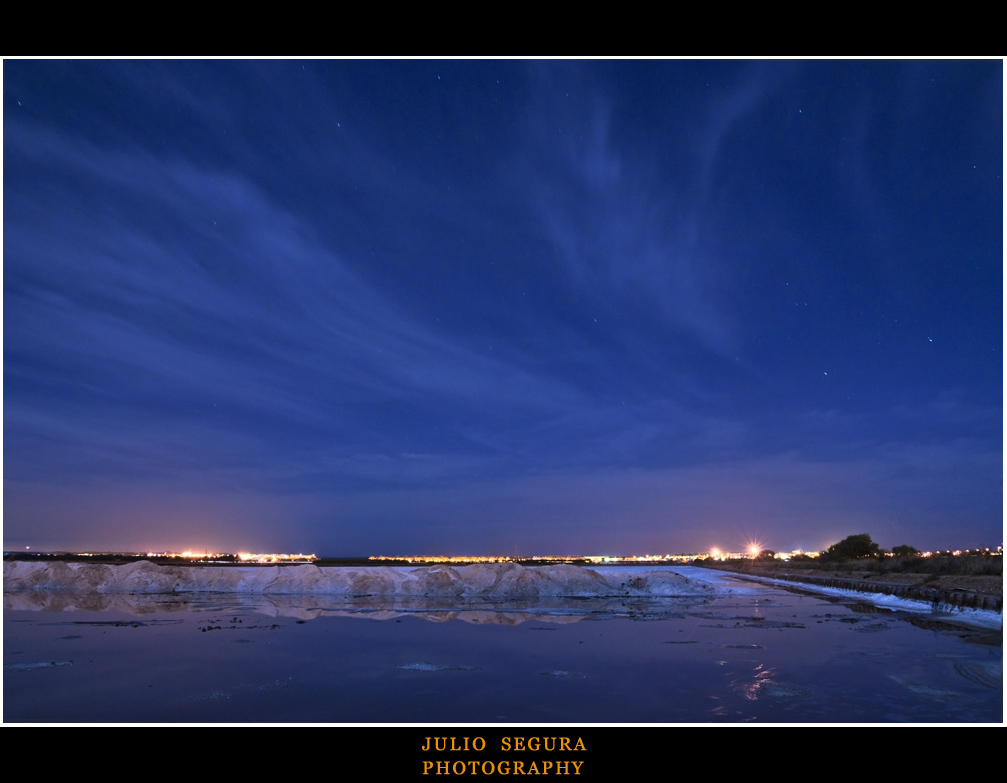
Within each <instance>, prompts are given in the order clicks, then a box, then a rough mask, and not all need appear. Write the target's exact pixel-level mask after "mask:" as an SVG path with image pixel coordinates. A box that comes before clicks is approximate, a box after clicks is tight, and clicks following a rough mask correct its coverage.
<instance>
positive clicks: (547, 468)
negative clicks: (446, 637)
mask: <svg viewBox="0 0 1007 783" xmlns="http://www.w3.org/2000/svg"><path fill="white" fill-rule="evenodd" d="M3 83H4V109H3V111H4V115H3V146H4V193H3V195H4V198H3V206H4V234H3V247H4V257H3V274H4V321H3V327H4V410H3V414H4V418H3V422H4V428H3V429H4V463H3V464H4V497H3V507H4V508H3V510H4V516H3V525H4V528H3V540H4V547H5V548H7V549H10V548H24V547H25V546H31V547H32V548H34V549H77V548H94V549H146V548H157V549H163V548H169V549H183V548H189V547H207V548H214V549H222V550H226V551H237V550H253V551H270V550H271V551H288V552H289V551H313V552H316V553H318V554H326V555H336V556H338V555H357V554H378V553H382V554H418V553H448V554H489V553H504V554H513V553H515V552H519V553H526V554H527V553H542V554H573V553H605V552H621V553H644V552H652V553H656V552H684V551H704V550H706V549H708V548H709V547H711V546H721V547H727V548H740V546H741V545H742V544H743V543H744V542H745V541H746V540H748V539H749V538H756V539H759V540H761V541H762V542H763V543H764V544H765V545H766V546H769V547H771V548H774V549H777V550H789V549H793V548H797V547H800V548H804V549H821V548H824V547H825V546H827V545H829V544H830V543H833V542H835V541H837V540H839V539H840V538H842V537H844V536H846V535H850V534H853V533H861V532H867V533H870V534H871V535H872V536H873V537H874V539H875V540H876V541H878V542H879V543H880V544H881V545H882V546H885V547H891V546H894V545H897V544H901V543H909V544H913V545H915V546H917V547H919V548H938V547H949V546H962V547H964V546H978V545H982V546H997V545H999V544H1000V543H1001V542H1002V530H1003V523H1002V512H1003V502H1002V489H1003V482H1002V478H1003V456H1002V454H1003V438H1002V412H1003V404H1002V403H1003V397H1002V388H1003V386H1002V379H1003V340H1002V335H1003V331H1002V323H1003V322H1002V313H1003V307H1002V304H1003V299H1002V293H1003V272H1002V242H1003V182H1002V178H1001V176H1002V171H1003V65H1002V63H1001V61H1000V60H986V61H961V60H958V61H940V62H935V61H908V62H903V61H811V62H806V61H779V62H776V61H726V62H719V61H701V62H690V61H638V62H621V61H590V62H583V61H545V62H529V61H392V62H387V61H363V62H357V61H318V60H306V61H301V60H296V61H295V60H280V61H266V62H258V61H209V62H204V61H180V62H176V61H142V62H130V61H109V62H105V61H84V62H76V61H74V62H71V61H17V60H7V61H5V62H4V64H3Z"/></svg>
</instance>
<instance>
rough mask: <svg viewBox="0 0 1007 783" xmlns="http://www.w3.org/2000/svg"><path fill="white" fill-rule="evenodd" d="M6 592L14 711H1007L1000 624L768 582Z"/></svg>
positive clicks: (17, 717) (973, 716)
mask: <svg viewBox="0 0 1007 783" xmlns="http://www.w3.org/2000/svg"><path fill="white" fill-rule="evenodd" d="M4 599H5V600H4V669H5V675H4V718H5V721H8V722H53V721H55V722H76V721H83V722H148V721H154V722H269V723H277V722H280V723H282V722H292V721H294V722H326V723H356V722H377V723H387V722H405V723H441V722H449V723H560V724H569V723H581V722H590V723H693V722H720V721H724V722H738V723H741V722H752V721H759V722H782V723H802V722H826V723H835V722H1000V721H1001V720H1002V718H1003V700H1002V686H1001V685H1000V683H1002V668H1001V666H1002V647H1001V644H1000V639H999V635H998V634H995V633H992V632H988V631H987V632H977V634H973V635H969V634H966V633H964V632H963V631H962V630H961V629H956V630H955V631H954V632H949V631H947V630H944V629H942V627H941V626H938V625H934V624H932V623H931V624H928V625H927V627H917V625H915V624H913V623H912V622H906V621H905V619H906V615H904V614H902V613H898V612H883V613H878V612H872V613H870V614H868V613H864V612H861V611H856V609H855V608H854V607H851V606H849V605H847V604H844V603H842V602H837V601H836V600H835V599H832V600H827V599H824V598H822V597H820V596H812V595H807V594H801V593H795V592H791V591H789V590H786V589H783V588H778V587H770V586H756V587H751V588H747V589H744V590H737V591H735V592H733V593H722V594H717V595H714V596H712V597H706V598H701V597H691V598H687V599H643V598H632V599H630V598H626V599H543V600H531V599H522V600H514V601H502V602H501V601H488V600H480V599H464V600H463V599H434V600H433V601H430V600H424V599H419V598H407V599H387V598H383V599H379V598H373V599H354V600H347V599H336V598H332V597H326V596H304V595H301V596H293V595H287V596H270V597H264V596H255V597H250V596H241V595H232V594H227V595H210V594H203V595H191V594H190V595H184V596H183V595H159V596H154V595H94V594H91V595H86V596H79V595H71V594H65V593H60V594H54V593H38V592H34V591H32V592H26V593H17V594H6V595H5V596H4ZM363 619H370V620H379V621H380V622H361V620H363Z"/></svg>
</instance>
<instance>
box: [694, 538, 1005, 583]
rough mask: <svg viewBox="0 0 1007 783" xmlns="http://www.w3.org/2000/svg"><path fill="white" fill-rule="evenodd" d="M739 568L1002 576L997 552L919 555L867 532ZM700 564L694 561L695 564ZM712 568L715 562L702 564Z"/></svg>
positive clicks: (765, 554)
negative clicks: (817, 550)
mask: <svg viewBox="0 0 1007 783" xmlns="http://www.w3.org/2000/svg"><path fill="white" fill-rule="evenodd" d="M729 562H731V563H732V564H733V565H735V566H736V567H738V568H739V569H740V570H745V568H746V564H749V565H750V566H751V567H752V568H758V569H760V570H761V569H764V568H766V567H767V566H768V567H770V568H790V569H793V568H799V569H801V570H807V571H832V570H836V569H844V570H846V569H852V570H856V571H867V572H873V573H878V574H889V573H911V574H933V575H969V576H1003V557H1002V555H1001V554H1000V553H999V552H989V551H987V550H970V551H965V552H958V553H953V552H934V553H931V554H929V555H928V556H927V557H924V556H923V553H922V552H920V551H919V550H918V549H916V548H915V547H913V546H910V545H908V544H902V545H900V546H896V547H892V549H891V551H887V550H884V549H882V548H881V547H880V546H878V544H876V543H875V542H874V541H873V540H872V539H871V537H870V536H869V535H868V534H867V533H859V534H857V535H853V536H847V537H846V538H844V539H843V540H842V541H839V542H837V543H835V544H833V545H832V546H830V547H829V548H828V549H826V550H825V551H824V552H822V553H821V554H819V555H818V557H810V556H808V555H797V556H796V557H792V558H790V560H787V561H782V560H774V559H773V558H772V553H771V552H770V551H769V550H765V551H763V552H761V553H760V554H759V556H758V557H756V558H754V559H752V560H735V561H729ZM699 564H700V563H697V565H699ZM702 564H705V565H709V566H712V567H714V568H716V567H717V566H718V565H723V564H722V563H718V562H710V561H707V562H705V563H702Z"/></svg>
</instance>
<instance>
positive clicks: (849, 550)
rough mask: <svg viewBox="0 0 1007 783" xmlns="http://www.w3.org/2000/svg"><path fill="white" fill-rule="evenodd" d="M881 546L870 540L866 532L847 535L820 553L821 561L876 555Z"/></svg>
mask: <svg viewBox="0 0 1007 783" xmlns="http://www.w3.org/2000/svg"><path fill="white" fill-rule="evenodd" d="M880 554H881V548H880V547H879V546H878V545H877V544H875V543H874V542H873V541H871V537H870V536H869V535H867V533H859V534H858V535H855V536H847V537H846V538H844V539H843V540H842V541H840V542H839V543H838V544H833V545H832V546H830V547H829V548H828V549H826V550H825V551H824V552H822V554H821V559H822V560H823V561H826V562H828V561H832V560H860V559H862V558H865V557H878V556H879V555H880Z"/></svg>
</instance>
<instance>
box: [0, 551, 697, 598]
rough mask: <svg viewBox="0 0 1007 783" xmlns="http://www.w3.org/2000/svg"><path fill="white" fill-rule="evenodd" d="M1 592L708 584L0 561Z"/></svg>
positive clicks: (662, 574)
mask: <svg viewBox="0 0 1007 783" xmlns="http://www.w3.org/2000/svg"><path fill="white" fill-rule="evenodd" d="M3 587H4V592H19V591H23V590H60V591H69V592H77V593H143V594H156V593H246V594H256V595H299V594H301V595H303V594H308V595H310V594H316V595H340V596H485V597H497V598H516V597H522V598H533V597H536V596H556V597H560V596H564V597H585V598H590V597H598V598H601V597H611V596H662V597H675V596H695V595H708V594H710V593H712V592H713V588H712V587H710V586H708V585H705V584H702V583H699V582H694V581H692V580H690V579H687V578H685V577H684V576H680V575H679V574H676V573H673V572H670V571H640V572H635V571H634V572H633V573H631V574H627V573H626V571H624V570H623V571H618V572H611V573H609V574H606V573H604V571H594V570H591V569H588V568H582V567H580V566H573V565H552V566H520V565H517V564H516V563H487V564H484V563H480V564H476V565H469V566H461V567H458V568H453V567H450V566H443V565H441V566H431V567H426V568H390V567H379V568H319V567H318V566H315V565H296V566H272V567H266V568H262V567H248V566H217V567H214V566H208V567H189V566H160V565H155V564H154V563H150V562H148V561H146V560H144V561H140V562H136V563H130V564H129V565H121V566H111V565H92V564H88V563H29V562H21V561H16V562H5V563H4V564H3Z"/></svg>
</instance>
